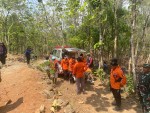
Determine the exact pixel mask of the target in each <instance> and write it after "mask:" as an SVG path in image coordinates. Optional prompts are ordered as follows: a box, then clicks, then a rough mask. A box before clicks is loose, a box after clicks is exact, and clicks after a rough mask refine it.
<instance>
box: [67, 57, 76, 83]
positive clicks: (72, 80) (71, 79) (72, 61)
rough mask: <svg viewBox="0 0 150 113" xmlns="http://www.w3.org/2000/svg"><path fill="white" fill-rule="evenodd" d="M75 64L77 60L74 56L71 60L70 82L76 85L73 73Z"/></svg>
mask: <svg viewBox="0 0 150 113" xmlns="http://www.w3.org/2000/svg"><path fill="white" fill-rule="evenodd" d="M75 63H76V60H75V57H74V56H73V57H71V58H70V59H69V81H70V83H74V79H73V76H72V72H73V68H74V65H75Z"/></svg>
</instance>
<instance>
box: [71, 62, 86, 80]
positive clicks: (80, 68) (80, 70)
mask: <svg viewBox="0 0 150 113" xmlns="http://www.w3.org/2000/svg"><path fill="white" fill-rule="evenodd" d="M84 68H85V63H84V62H77V63H76V64H75V66H74V68H73V74H74V75H75V76H76V77H77V78H82V77H84V72H85V69H84Z"/></svg>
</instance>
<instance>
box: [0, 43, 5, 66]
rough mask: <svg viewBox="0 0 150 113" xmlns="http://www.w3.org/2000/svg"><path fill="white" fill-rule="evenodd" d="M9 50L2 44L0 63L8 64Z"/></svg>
mask: <svg viewBox="0 0 150 113" xmlns="http://www.w3.org/2000/svg"><path fill="white" fill-rule="evenodd" d="M6 57H7V48H6V46H5V44H4V43H3V42H0V61H1V63H2V64H3V65H5V63H6Z"/></svg>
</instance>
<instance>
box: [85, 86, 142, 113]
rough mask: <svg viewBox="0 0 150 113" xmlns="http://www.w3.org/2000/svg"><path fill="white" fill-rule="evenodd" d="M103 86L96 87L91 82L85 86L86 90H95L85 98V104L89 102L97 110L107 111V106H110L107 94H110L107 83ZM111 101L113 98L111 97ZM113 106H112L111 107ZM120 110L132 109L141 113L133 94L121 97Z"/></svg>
mask: <svg viewBox="0 0 150 113" xmlns="http://www.w3.org/2000/svg"><path fill="white" fill-rule="evenodd" d="M103 86H104V88H96V87H94V86H93V85H91V84H88V85H87V87H86V90H87V91H92V92H95V93H94V94H92V95H91V96H90V97H87V98H86V102H85V103H86V104H90V105H91V106H93V107H94V108H95V110H96V111H97V112H108V108H109V107H111V106H112V105H111V103H110V99H109V98H108V97H107V94H109V93H110V94H111V92H110V90H109V89H108V86H107V85H103ZM112 101H113V98H112ZM113 108H114V107H113ZM122 109H123V110H122V111H120V113H121V112H123V111H124V110H130V109H134V111H135V112H136V113H142V111H141V107H140V104H139V102H138V101H137V100H136V98H135V96H134V95H133V96H131V97H128V98H127V99H122Z"/></svg>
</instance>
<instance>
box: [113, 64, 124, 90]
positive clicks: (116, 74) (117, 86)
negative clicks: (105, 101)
mask: <svg viewBox="0 0 150 113" xmlns="http://www.w3.org/2000/svg"><path fill="white" fill-rule="evenodd" d="M120 78H123V71H122V69H121V67H120V66H117V67H116V68H115V69H111V73H110V85H111V88H113V89H120V88H121V84H120V82H117V80H118V79H120Z"/></svg>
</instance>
